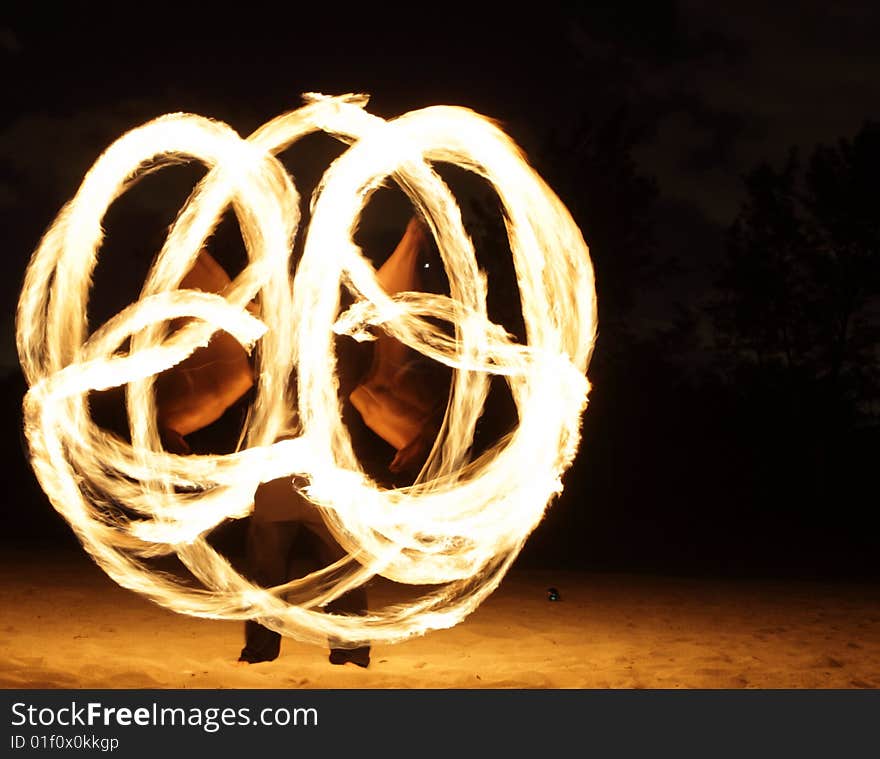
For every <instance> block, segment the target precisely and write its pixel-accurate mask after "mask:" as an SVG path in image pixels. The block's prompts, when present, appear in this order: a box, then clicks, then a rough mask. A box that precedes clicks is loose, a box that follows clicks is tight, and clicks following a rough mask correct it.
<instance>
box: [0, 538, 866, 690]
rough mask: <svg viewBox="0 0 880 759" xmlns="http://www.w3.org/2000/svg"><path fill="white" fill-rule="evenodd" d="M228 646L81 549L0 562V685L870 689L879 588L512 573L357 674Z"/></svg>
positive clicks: (12, 553)
mask: <svg viewBox="0 0 880 759" xmlns="http://www.w3.org/2000/svg"><path fill="white" fill-rule="evenodd" d="M549 587H555V588H557V589H558V591H559V595H560V598H559V600H558V601H551V600H549V596H548V592H547V591H548V588H549ZM391 591H392V589H391V588H390V587H385V586H383V585H382V583H381V582H380V583H378V584H377V585H375V586H374V587H372V588H371V589H370V595H371V603H375V604H377V605H378V604H380V603H382V602H383V600H388V599H389V598H390V594H391ZM241 644H242V625H241V623H240V622H237V621H216V620H209V619H200V618H195V617H188V616H183V615H179V614H176V613H174V612H171V611H168V610H166V609H164V608H162V607H160V606H157V605H155V604H153V603H152V602H150V601H148V600H147V599H145V598H143V597H141V596H139V595H137V594H135V593H133V592H130V591H128V590H125V589H123V588H121V587H119V586H118V585H116V584H115V583H114V582H113V581H112V580H110V579H109V578H108V577H107V576H106V575H105V574H104V573H103V572H102V571H101V570H100V569H99V568H98V567H97V566H96V565H95V564H94V563H93V562H92V561H91V559H90V558H89V557H88V556H86V554H85V553H83V552H77V551H70V550H68V549H65V550H63V551H62V550H58V551H46V550H36V549H27V550H26V549H23V548H17V549H4V551H3V553H2V556H0V687H3V688H7V689H32V688H51V689H56V688H61V689H73V688H89V689H91V688H110V689H143V688H156V689H181V688H205V689H208V688H210V689H214V688H308V689H340V688H393V689H405V688H415V689H435V688H444V689H446V688H452V689H474V688H517V689H536V688H537V689H571V688H576V689H608V688H618V689H632V688H652V689H669V688H710V689H718V688H727V689H729V688H734V689H740V688H765V689H766V688H773V689H778V688H799V689H800V688H810V689H815V688H878V687H880V588H878V587H877V585H876V584H867V583H864V584H860V583H856V582H833V583H832V582H811V581H795V580H730V579H712V578H694V577H687V578H685V577H673V576H655V575H647V574H630V575H624V574H614V573H579V572H570V571H566V572H550V571H543V570H542V571H536V570H528V571H527V570H519V569H517V568H516V567H515V568H514V570H513V571H511V572H510V573H509V574H508V575H507V576H506V577H505V579H504V581H503V582H502V584H501V586H500V587H499V588H498V590H497V591H496V592H495V593H494V594H493V595H492V596H490V598H489V599H488V600H487V601H486V602H485V603H484V604H483V605H482V606H480V607H479V608H478V609H477V610H476V611H475V612H474V613H473V614H472V615H471V616H469V617H468V618H466V619H465V620H464V621H463V622H462V623H461V624H459V625H458V626H456V627H454V628H452V629H449V630H442V631H437V632H431V633H428V634H427V635H425V636H422V637H418V638H414V639H411V640H408V641H405V642H402V643H398V644H395V645H376V646H374V647H373V651H372V662H371V665H370V667H369V668H368V669H361V668H358V667H355V666H354V665H350V664H349V665H345V666H341V667H340V666H334V665H331V664H329V663H328V661H327V651H326V650H325V649H322V648H320V647H317V646H314V645H307V644H303V643H299V642H297V641H294V640H291V639H285V640H284V641H283V644H282V650H281V656H280V657H279V658H278V659H277V660H276V661H274V662H270V663H261V664H256V665H251V666H245V667H241V666H235V660H236V659H237V656H238V652H239V650H240V648H241Z"/></svg>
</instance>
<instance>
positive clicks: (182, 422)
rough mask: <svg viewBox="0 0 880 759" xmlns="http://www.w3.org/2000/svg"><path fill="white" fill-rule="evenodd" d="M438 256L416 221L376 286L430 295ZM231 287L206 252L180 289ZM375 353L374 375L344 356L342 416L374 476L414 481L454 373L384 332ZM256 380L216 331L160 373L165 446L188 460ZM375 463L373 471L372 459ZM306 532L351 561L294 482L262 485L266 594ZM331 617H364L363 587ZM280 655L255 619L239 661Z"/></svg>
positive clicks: (336, 605)
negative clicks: (426, 286) (194, 438)
mask: <svg viewBox="0 0 880 759" xmlns="http://www.w3.org/2000/svg"><path fill="white" fill-rule="evenodd" d="M429 249H430V237H429V232H428V230H427V229H426V227H425V226H424V224H423V222H422V221H421V220H419V219H417V218H415V217H414V218H412V219H411V220H410V221H409V223H408V225H407V227H406V230H405V231H404V234H403V236H402V237H401V239H400V241H399V242H398V244H397V246H396V248H395V249H394V251H393V253H392V254H391V256H390V257H389V258H388V260H387V261H385V263H384V264H383V265H382V266H381V267H380V269H379V270H378V271H377V279H378V280H379V283H380V284H381V285H382V287H383V288H384V289H385V290H386V292H388V293H389V294H394V293H397V292H400V291H404V290H408V291H414V290H420V289H423V277H422V276H421V272H422V271H423V270H424V267H425V264H426V257H427V254H428V251H429ZM229 283H230V279H229V276H228V275H227V274H226V272H225V271H224V270H223V268H222V267H221V266H220V264H219V263H217V261H215V260H214V259H213V258H212V257H211V256H210V254H208V253H207V252H205V251H203V252H202V253H201V254H200V256H199V258H198V260H197V261H196V264H195V265H194V267H193V269H192V270H191V271H190V272H189V273H188V274H187V276H186V277H185V278H184V280H183V281H182V282H181V287H186V288H196V289H201V290H209V291H212V292H221V291H222V290H223V289H224V288H225V287H226V286H227V285H228V284H229ZM372 346H373V348H372V360H371V362H370V365H369V367H368V369H367V370H366V372H363V371H359V367H358V365H357V364H358V362H357V360H356V358H354V357H353V356H354V354H352V353H351V352H346V351H345V350H343V351H341V353H340V356H339V364H340V366H339V370H340V395H341V397H342V399H343V418H344V420H345V421H346V423H347V425H348V427H349V430H350V431H351V432H352V437H353V440H354V443H355V448H356V450H358V449H359V446H358V443H359V441H360V443H361V446H360V450H363V451H365V453H366V457H367V458H368V459H372V460H373V461H372V463H373V465H374V466H373V468H374V470H375V471H374V472H371V473H372V474H374V475H377V477H376V478H377V479H378V480H379V481H380V482H381V481H383V480H384V482H385V484H392V483H393V484H396V485H400V484H406V483H407V482H411V481H412V479H413V478H414V477H415V475H416V474H417V473H418V471H419V469H420V468H421V466H422V464H423V463H424V461H425V458H426V457H427V454H428V451H429V450H430V447H431V446H432V445H433V441H434V439H435V438H436V435H437V433H438V431H439V428H440V424H441V422H442V413H443V409H444V408H445V405H446V397H447V393H448V370H446V369H445V367H441V366H440V365H439V364H436V363H435V362H433V361H429V360H427V359H424V357H421V356H419V355H418V354H416V353H415V352H414V351H412V350H411V349H410V348H408V347H407V346H405V345H403V344H402V343H400V342H399V341H397V340H396V339H394V338H392V337H390V336H388V335H386V334H384V333H381V332H380V333H379V335H378V336H377V339H376V340H375V342H373V343H372ZM253 383H254V377H253V370H252V367H251V365H250V363H249V361H248V357H247V354H246V353H245V352H244V350H243V349H242V348H241V346H240V345H239V344H238V343H237V342H236V341H235V340H234V339H233V338H232V337H231V336H230V335H227V334H226V333H224V332H219V333H217V334H216V335H215V337H214V339H212V341H211V342H210V343H209V344H208V345H207V346H206V347H205V348H202V349H199V350H198V351H196V352H195V353H193V354H192V355H191V356H190V357H189V358H188V359H187V360H186V361H184V362H182V363H181V364H179V365H177V366H176V367H174V368H173V369H172V370H169V371H168V372H165V373H164V374H163V375H161V376H160V377H159V379H158V381H157V414H158V423H159V427H160V430H161V436H162V440H163V444H164V445H165V447H166V449H168V450H170V451H173V452H176V453H181V454H186V453H189V452H190V449H189V445H188V443H187V441H186V436H187V435H188V434H190V433H192V432H194V431H196V430H199V429H202V428H204V427H206V426H208V425H210V424H212V423H213V422H215V421H217V420H218V419H219V418H220V417H221V416H222V415H223V414H224V413H225V411H226V410H227V409H228V408H229V407H230V406H232V405H233V404H234V403H236V402H237V401H238V400H239V399H241V398H242V397H243V396H244V395H245V393H247V392H248V390H249V389H250V388H251V387H252V385H253ZM370 438H371V439H370ZM391 451H394V453H393V456H392V454H391ZM359 452H360V451H359ZM377 453H380V454H384V455H385V457H386V458H385V460H384V461H383V462H381V463H379V462H377V461H376V454H377ZM389 458H390V459H391V460H390V463H389V462H388V459H389ZM366 466H367V468H368V469H369V468H370V462H369V461H368V462H366ZM383 470H384V471H383ZM303 531H305V532H306V533H307V535H306V537H308V538H310V542H311V544H312V547H313V553H314V554H315V558H316V559H317V560H318V562H319V563H320V564H321V565H322V566H327V565H330V564H332V563H334V562H336V561H338V560H340V559H342V558H344V557H345V556H346V552H345V551H344V549H343V548H342V547H341V546H340V545H339V543H338V542H337V541H336V539H335V538H334V537H333V535H332V533H331V531H330V530H329V528H328V527H327V525H326V524H325V523H324V520H323V517H322V514H321V512H320V510H319V509H317V508H316V507H315V506H314V505H313V504H311V503H310V502H309V501H308V500H307V499H306V498H305V497H304V496H302V495H301V494H300V493H299V492H298V491H297V489H296V488H295V487H294V483H293V482H292V481H291V478H290V477H282V478H279V479H276V480H272V481H271V482H266V483H263V484H261V485H260V486H259V487H258V488H257V490H256V492H255V493H254V509H253V513H252V515H251V517H250V521H249V524H248V530H247V537H246V545H245V552H246V557H245V558H246V563H247V565H248V573H249V575H250V579H251V580H252V581H253V582H255V583H256V584H258V585H260V586H262V587H266V588H270V587H275V586H278V585H283V584H284V583H286V582H288V581H289V580H290V579H291V571H290V563H291V561H292V559H294V558H295V544H296V543H297V539H298V537H299V536H300V534H301V533H302V532H303ZM324 610H325V611H326V612H328V613H335V614H346V615H362V614H365V613H366V611H367V592H366V589H365V588H364V587H358V588H354V589H353V590H350V591H348V592H346V593H344V594H342V595H340V596H339V597H338V598H336V599H335V600H333V601H332V602H330V603H329V604H327V605H326V606H325V607H324ZM329 645H330V657H329V660H330V662H331V663H333V664H346V663H353V664H356V665H358V666H360V667H367V666H369V663H370V645H369V642H366V641H364V642H362V643H361V644H360V645H354V646H353V647H352V645H351V644H350V643H349V644H343V643H342V642H339V641H333V640H330V641H329ZM280 648H281V635H280V634H279V633H277V632H275V631H274V630H270V629H269V628H267V627H264V626H263V625H261V624H259V623H258V622H255V621H253V620H248V621H247V622H245V645H244V648H243V649H242V650H241V653H240V656H239V659H238V662H239V663H240V664H253V663H257V662H264V661H272V660H274V659H276V658H277V657H278V655H279V654H280Z"/></svg>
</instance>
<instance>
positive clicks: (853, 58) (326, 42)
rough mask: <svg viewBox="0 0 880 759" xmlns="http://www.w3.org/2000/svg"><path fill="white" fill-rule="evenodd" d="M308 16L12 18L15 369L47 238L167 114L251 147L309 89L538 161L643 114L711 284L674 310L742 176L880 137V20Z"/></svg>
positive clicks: (865, 10)
mask: <svg viewBox="0 0 880 759" xmlns="http://www.w3.org/2000/svg"><path fill="white" fill-rule="evenodd" d="M302 5H304V4H300V3H296V4H293V3H288V4H284V5H281V4H277V5H273V6H267V7H266V8H262V9H261V8H260V7H259V6H254V7H248V8H247V9H246V11H245V12H244V13H242V12H238V15H234V16H233V15H232V11H231V10H228V9H226V7H225V6H222V5H217V6H213V7H211V9H210V11H209V13H210V15H209V16H207V17H205V18H199V17H198V16H197V15H196V13H195V11H193V10H186V9H185V6H183V8H174V12H173V15H172V14H171V13H169V12H168V10H167V8H169V7H172V6H166V8H165V10H161V9H160V8H159V7H156V6H152V5H144V6H137V7H135V6H132V5H129V4H126V5H125V6H124V10H119V11H115V12H111V13H106V12H105V13H100V14H99V13H98V12H95V11H83V10H82V8H81V7H75V6H73V5H70V6H66V7H65V8H64V9H53V10H51V11H50V10H49V9H48V6H42V5H36V4H31V3H12V4H11V6H10V4H7V5H6V6H5V11H4V14H3V16H2V17H0V56H2V67H0V68H2V71H3V74H2V76H3V84H4V98H3V102H4V113H3V114H2V121H0V214H2V217H0V218H2V219H3V222H4V243H5V246H4V247H5V260H6V261H7V265H8V266H9V275H10V276H8V277H6V278H4V280H3V283H2V286H0V293H2V297H3V299H4V302H5V303H7V304H8V305H7V311H6V317H5V319H4V324H3V333H2V342H0V365H3V366H13V365H14V364H15V362H16V358H15V354H14V342H13V308H14V303H15V301H16V299H17V295H18V287H19V286H20V281H21V280H20V277H21V273H22V271H23V268H24V265H25V262H26V260H27V257H28V256H29V255H30V252H31V251H32V249H33V247H34V245H35V244H36V242H37V241H38V239H39V236H40V234H41V233H42V232H43V231H44V229H45V228H46V227H47V226H48V224H49V223H50V222H51V220H52V218H53V217H54V215H55V213H57V210H58V208H59V207H60V205H61V203H63V202H64V201H65V200H66V199H68V198H69V197H70V196H71V195H72V194H73V193H74V192H75V190H76V188H77V186H78V184H79V182H80V180H81V179H82V176H83V174H84V173H85V171H86V170H87V169H88V167H89V166H90V165H91V163H92V162H93V161H94V160H95V158H96V157H97V156H98V154H99V153H100V152H101V151H102V150H103V149H104V148H105V147H106V146H107V145H108V144H109V143H110V142H111V141H112V140H113V139H114V138H115V137H117V136H119V135H120V134H121V133H122V132H124V131H125V130H126V129H128V128H130V127H133V126H136V125H138V124H140V123H143V122H144V121H146V120H148V119H150V118H153V117H155V116H158V115H160V114H162V113H166V112H170V111H196V112H198V113H201V114H203V115H205V116H210V117H214V118H218V119H221V120H224V121H226V122H227V123H229V124H230V125H231V126H233V127H234V128H236V129H237V130H239V131H240V132H241V133H243V134H246V133H248V132H249V131H251V130H252V129H253V128H255V127H256V126H258V125H259V124H260V123H262V122H264V121H266V120H268V119H269V118H271V117H273V116H275V115H277V114H278V113H281V112H283V111H285V110H289V109H291V108H294V107H296V106H297V105H299V103H300V99H299V93H301V92H304V91H323V92H326V93H331V94H333V93H339V92H347V91H361V92H368V93H370V94H371V110H372V111H373V112H374V113H377V114H379V115H382V116H386V117H390V116H394V115H397V114H399V113H401V112H404V111H406V110H408V109H411V108H416V107H420V106H424V105H430V104H435V103H447V104H457V105H464V106H469V107H472V108H474V109H475V110H478V111H480V112H483V113H485V114H487V115H489V116H492V117H495V118H497V119H499V120H500V121H501V122H502V123H503V124H504V125H505V126H506V127H507V129H508V131H509V132H510V133H511V134H512V136H513V137H514V139H516V140H517V141H519V142H520V143H521V144H522V145H523V146H524V147H525V149H526V151H527V152H528V151H530V150H531V149H532V148H535V147H536V146H538V145H540V143H541V140H542V139H543V138H544V137H545V136H546V135H547V134H549V133H551V132H553V131H562V132H564V131H565V130H566V129H569V128H570V127H571V125H572V124H574V123H576V122H577V121H578V120H579V119H583V118H585V117H586V118H596V119H601V118H603V117H604V116H606V115H607V114H608V113H609V112H610V111H611V110H612V109H613V108H614V107H615V105H616V104H618V103H620V102H626V103H628V104H629V105H630V107H631V109H632V112H633V114H634V116H633V117H634V119H635V120H636V121H637V122H638V123H640V124H642V125H643V126H644V139H643V141H642V143H641V144H639V145H638V146H637V147H636V148H635V151H634V156H635V158H636V161H637V168H638V170H639V171H640V172H641V173H643V174H646V175H650V176H653V177H655V178H656V180H657V183H658V188H659V191H660V198H659V203H658V207H659V209H660V212H661V217H662V218H661V224H660V234H661V237H663V236H665V250H666V253H667V254H669V252H670V248H675V250H674V251H673V252H674V254H675V255H676V256H677V257H678V258H679V259H680V260H681V261H682V262H683V263H684V265H685V266H686V268H687V269H688V270H689V271H690V278H689V279H686V280H684V281H683V282H684V284H682V282H678V283H677V284H675V283H672V282H667V283H662V282H658V283H657V288H656V291H655V292H653V293H650V292H647V293H645V294H644V295H645V302H646V303H651V302H653V303H654V304H655V305H656V303H657V302H660V303H661V306H662V304H663V301H664V298H667V294H668V293H675V295H676V297H678V296H679V295H680V294H681V292H682V287H691V288H694V289H695V291H696V290H699V288H701V287H703V286H705V285H706V282H707V281H708V278H709V277H710V276H711V272H712V270H713V266H714V265H715V264H716V263H717V255H718V251H717V248H716V247H715V243H716V241H717V238H718V233H719V232H720V230H722V229H723V228H724V227H726V226H727V225H728V224H729V223H730V222H731V220H732V219H733V217H734V215H735V213H736V211H737V208H738V206H739V203H740V202H741V200H742V187H741V182H740V176H741V175H742V174H743V173H744V172H745V171H747V170H748V169H749V168H751V167H752V166H753V165H754V163H755V162H757V161H758V160H760V159H764V158H766V159H769V160H771V161H774V162H777V163H778V162H781V161H782V160H783V159H784V157H785V154H786V152H787V150H788V149H789V148H790V147H791V146H794V145H800V146H802V147H803V148H804V149H809V148H810V147H812V146H813V145H814V144H815V143H817V142H826V143H827V142H833V141H834V140H836V139H838V138H839V137H844V136H849V135H852V134H854V133H855V132H856V131H857V130H858V128H859V126H860V125H861V124H862V123H863V122H864V121H865V119H869V118H873V119H880V52H878V46H877V44H876V40H877V32H878V31H880V23H878V13H877V11H876V9H875V7H874V5H873V4H872V3H869V2H858V1H855V0H845V1H843V2H838V3H834V4H826V3H819V2H815V1H813V0H810V1H809V2H802V3H798V4H797V6H796V8H795V7H794V6H785V7H782V6H780V5H777V4H766V3H756V2H745V3H742V2H741V3H736V4H735V5H733V4H730V5H728V6H727V8H726V9H724V8H723V7H722V6H721V5H719V4H717V3H708V2H707V3H701V2H693V1H691V2H677V3H667V2H661V3H654V4H651V7H650V8H648V9H644V8H642V7H641V4H638V3H630V2H622V3H609V4H607V6H587V5H582V4H577V3H558V2H541V3H536V4H533V5H530V6H527V7H526V11H525V12H523V11H520V12H516V11H515V10H514V6H512V5H507V4H504V5H498V6H495V8H494V9H493V7H492V6H489V7H488V8H487V7H486V6H485V5H484V4H470V5H467V4H452V5H450V6H447V7H448V8H449V10H447V11H441V10H440V9H438V8H432V9H428V8H427V6H420V7H416V6H413V8H412V9H411V10H410V12H408V13H406V14H403V13H390V12H388V11H383V10H378V9H379V8H380V7H381V6H378V5H376V4H369V5H368V6H366V7H367V8H368V9H367V10H351V9H349V8H347V7H346V6H345V5H344V4H336V3H333V4H330V3H324V4H319V5H320V8H321V9H312V10H309V11H302V10H301V7H302ZM120 7H122V6H120ZM268 8H272V10H271V11H270V10H268ZM324 8H326V10H323V9H324ZM279 9H281V10H279ZM584 232H585V236H586V237H587V240H588V242H589V230H584ZM661 242H663V240H661ZM663 247H664V246H663V245H661V249H663ZM600 297H601V293H600ZM669 297H671V296H669ZM694 297H698V293H696V292H695V295H694Z"/></svg>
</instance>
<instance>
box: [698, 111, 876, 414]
mask: <svg viewBox="0 0 880 759" xmlns="http://www.w3.org/2000/svg"><path fill="white" fill-rule="evenodd" d="M878 171H880V125H878V124H875V123H870V122H869V123H866V124H865V125H864V126H863V128H862V129H861V130H860V131H859V133H858V134H857V135H856V136H855V137H854V138H853V139H841V140H840V141H839V142H838V143H837V144H836V145H834V146H824V145H820V146H817V147H816V148H815V149H814V151H813V152H812V154H811V156H810V159H809V161H808V162H807V163H806V165H803V164H802V162H801V161H800V160H799V157H798V154H797V152H796V151H794V150H793V151H792V152H791V153H790V155H789V157H788V160H787V161H786V163H785V165H784V166H783V167H782V168H781V169H778V170H777V169H774V168H773V167H772V166H770V165H769V164H766V163H765V164H762V165H760V166H758V167H756V168H755V169H754V170H752V171H751V172H750V173H749V174H748V175H747V176H746V178H745V183H746V190H747V200H746V202H745V204H744V206H743V208H742V209H741V212H740V214H739V216H738V218H737V219H736V221H735V222H734V224H733V225H732V227H731V229H730V231H729V234H728V241H727V251H726V263H725V266H724V270H723V272H722V274H721V277H720V279H719V281H718V286H719V292H720V294H721V298H720V300H719V303H718V305H717V308H716V311H715V317H716V319H715V322H716V326H717V328H718V334H719V347H720V349H721V351H720V355H721V356H722V357H723V359H724V360H725V362H726V368H727V369H728V370H729V371H730V374H731V376H733V377H735V378H736V379H737V381H741V380H743V379H744V378H746V379H748V380H749V381H750V382H751V381H753V382H756V383H757V384H758V385H759V386H761V387H763V388H770V387H774V388H776V389H777V390H779V391H781V392H784V394H785V395H786V396H787V398H788V403H789V404H790V409H791V410H792V411H793V412H797V413H804V412H807V413H809V415H810V416H811V417H814V418H816V417H817V415H818V416H819V417H820V418H821V419H822V420H823V421H824V423H825V428H826V430H828V429H831V428H838V429H840V428H841V427H843V428H846V427H849V426H851V425H853V424H855V423H857V422H861V423H864V422H866V421H870V420H871V419H872V418H876V415H877V393H878V382H877V380H878V376H880V375H878V368H880V355H878V350H877V337H878V311H877V304H878V295H880V288H878V284H880V215H878V213H877V210H876V207H875V201H874V198H873V194H874V193H873V187H872V183H873V178H874V177H875V176H876V175H877V172H878ZM791 404H794V405H793V406H792V405H791Z"/></svg>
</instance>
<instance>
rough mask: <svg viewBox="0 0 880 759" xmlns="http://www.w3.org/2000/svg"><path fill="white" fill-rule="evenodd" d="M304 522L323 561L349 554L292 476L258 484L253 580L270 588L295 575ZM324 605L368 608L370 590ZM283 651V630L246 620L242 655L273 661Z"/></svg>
mask: <svg viewBox="0 0 880 759" xmlns="http://www.w3.org/2000/svg"><path fill="white" fill-rule="evenodd" d="M301 528H305V529H306V530H307V531H308V532H309V533H310V535H309V537H310V538H312V541H311V542H312V543H313V544H314V553H315V558H316V559H317V560H318V561H319V562H320V564H321V566H327V565H328V564H332V563H333V562H335V561H338V560H339V559H341V558H343V557H344V556H345V555H346V552H345V551H344V550H343V548H342V546H340V545H339V543H337V542H336V540H335V538H334V537H333V535H332V534H331V532H330V530H329V529H328V528H327V525H326V524H325V523H324V520H323V518H322V517H321V513H320V511H319V510H318V509H317V508H315V507H314V506H313V505H312V504H310V503H309V502H308V501H307V500H306V499H305V498H303V497H302V496H301V495H299V494H298V493H297V492H296V491H295V490H294V489H293V485H292V484H291V480H290V477H282V478H280V479H277V480H272V481H271V482H267V483H264V484H262V485H260V487H259V488H257V491H256V493H255V494H254V512H253V515H252V516H251V519H250V526H249V527H248V534H247V547H246V548H247V563H248V567H249V573H250V578H251V580H252V581H253V582H255V583H256V584H257V585H260V586H262V587H264V588H271V587H273V586H275V585H281V584H283V583H285V582H287V581H288V580H290V579H291V577H290V570H289V567H290V563H291V560H292V559H293V558H294V557H293V556H292V553H293V551H292V549H293V546H294V543H295V542H296V539H297V537H298V535H299V533H300V530H301ZM325 609H326V610H327V611H328V612H333V613H337V614H350V615H360V614H365V613H366V611H367V592H366V590H365V589H364V588H362V587H361V588H355V589H354V590H350V591H349V592H347V593H345V594H343V595H341V596H340V597H339V598H337V599H336V600H334V601H333V602H331V603H329V604H327V606H326V607H325ZM331 646H332V643H331ZM280 651H281V636H280V635H279V634H278V633H277V632H274V631H273V630H269V629H268V628H266V627H263V625H261V624H259V623H258V622H254V621H252V620H248V621H247V622H246V623H245V646H244V648H243V649H242V652H241V657H240V658H241V659H243V660H244V661H249V662H260V661H272V660H273V659H276V658H278V654H279V652H280Z"/></svg>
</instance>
